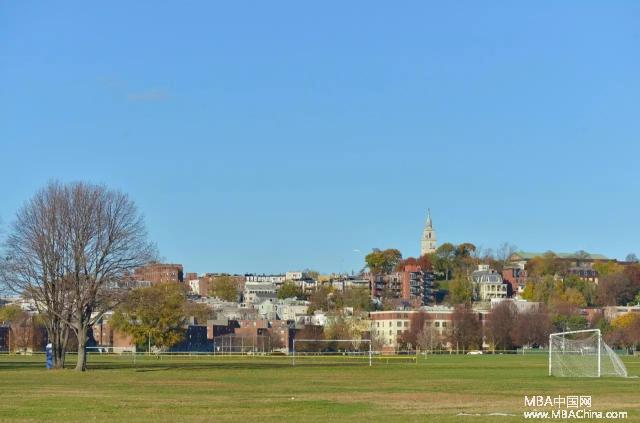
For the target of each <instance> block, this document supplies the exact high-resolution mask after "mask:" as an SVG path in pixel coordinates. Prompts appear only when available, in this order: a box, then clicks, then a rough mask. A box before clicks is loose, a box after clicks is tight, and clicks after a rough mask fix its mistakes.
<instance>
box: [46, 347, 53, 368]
mask: <svg viewBox="0 0 640 423" xmlns="http://www.w3.org/2000/svg"><path fill="white" fill-rule="evenodd" d="M46 353H47V369H52V368H53V345H51V342H49V343H48V344H47V346H46Z"/></svg>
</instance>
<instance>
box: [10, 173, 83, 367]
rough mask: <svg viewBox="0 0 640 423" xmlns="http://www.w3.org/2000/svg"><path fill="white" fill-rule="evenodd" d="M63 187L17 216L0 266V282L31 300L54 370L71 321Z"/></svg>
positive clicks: (50, 188) (61, 356)
mask: <svg viewBox="0 0 640 423" xmlns="http://www.w3.org/2000/svg"><path fill="white" fill-rule="evenodd" d="M63 208H64V207H63V205H62V187H61V186H60V185H58V184H50V185H49V186H48V187H47V188H46V189H43V190H41V191H39V192H38V193H37V194H36V195H35V196H34V197H33V198H32V199H31V200H29V201H28V202H27V203H26V204H25V206H24V207H23V208H22V209H21V210H20V211H19V212H18V213H17V216H16V220H15V221H14V222H13V224H12V225H11V227H10V229H9V235H8V237H7V240H6V242H5V245H4V247H5V248H4V250H5V251H4V254H3V258H2V261H1V262H0V280H2V282H3V284H4V285H5V286H7V287H8V288H9V289H11V290H12V291H13V292H15V293H18V294H20V295H23V296H25V297H26V298H28V299H31V300H32V301H33V302H34V304H35V306H36V308H37V309H38V312H39V313H40V314H41V315H42V317H43V322H44V324H45V327H46V329H47V332H48V334H49V341H50V342H51V343H52V345H53V353H54V367H55V368H62V367H64V351H65V347H66V345H67V341H68V335H69V325H68V322H69V321H70V320H71V312H72V310H71V301H70V300H69V296H70V293H69V290H68V283H67V282H68V280H67V274H66V271H65V269H66V267H67V266H68V264H69V262H70V261H71V257H70V256H69V254H70V251H69V248H68V236H67V234H66V233H65V231H64V229H63V224H62V222H63V221H64V217H63V214H64V211H63Z"/></svg>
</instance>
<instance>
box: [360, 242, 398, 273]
mask: <svg viewBox="0 0 640 423" xmlns="http://www.w3.org/2000/svg"><path fill="white" fill-rule="evenodd" d="M401 259H402V253H400V251H399V250H396V249H394V248H390V249H387V250H379V249H377V248H375V249H374V250H373V251H372V252H370V253H369V254H367V255H366V256H365V258H364V260H365V263H366V265H367V267H368V268H369V270H370V271H371V273H372V274H374V275H382V274H386V273H390V272H392V271H393V269H395V268H396V266H397V265H398V263H399V262H400V260H401Z"/></svg>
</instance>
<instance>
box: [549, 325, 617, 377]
mask: <svg viewBox="0 0 640 423" xmlns="http://www.w3.org/2000/svg"><path fill="white" fill-rule="evenodd" d="M549 376H560V377H601V376H619V377H627V369H626V367H625V366H624V364H623V363H622V360H620V357H618V355H617V354H616V353H615V352H614V351H613V350H612V349H611V348H610V347H609V346H608V345H607V344H606V343H605V342H604V340H603V339H602V333H601V332H600V329H585V330H574V331H568V332H558V333H552V334H550V335H549Z"/></svg>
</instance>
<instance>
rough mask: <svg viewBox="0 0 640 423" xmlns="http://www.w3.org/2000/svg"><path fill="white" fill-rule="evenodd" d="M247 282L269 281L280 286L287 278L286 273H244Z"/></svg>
mask: <svg viewBox="0 0 640 423" xmlns="http://www.w3.org/2000/svg"><path fill="white" fill-rule="evenodd" d="M244 280H245V282H268V283H272V284H275V285H276V286H280V285H282V284H283V283H284V281H285V280H286V275H264V274H263V275H254V274H252V273H247V274H245V275H244Z"/></svg>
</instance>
